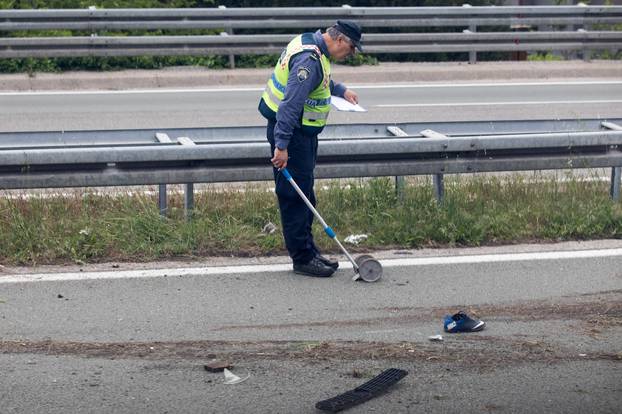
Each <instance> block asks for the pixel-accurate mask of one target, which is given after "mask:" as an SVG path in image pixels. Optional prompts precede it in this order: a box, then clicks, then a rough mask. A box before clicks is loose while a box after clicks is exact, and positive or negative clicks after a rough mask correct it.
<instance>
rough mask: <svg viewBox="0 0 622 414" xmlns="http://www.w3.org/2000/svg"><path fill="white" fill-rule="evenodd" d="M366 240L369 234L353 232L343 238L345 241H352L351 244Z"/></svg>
mask: <svg viewBox="0 0 622 414" xmlns="http://www.w3.org/2000/svg"><path fill="white" fill-rule="evenodd" d="M364 240H367V234H351V235H349V236H348V237H346V238H345V239H343V241H344V242H346V243H350V244H359V243H360V242H362V241H364Z"/></svg>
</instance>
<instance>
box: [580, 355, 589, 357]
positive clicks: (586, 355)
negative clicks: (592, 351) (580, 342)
mask: <svg viewBox="0 0 622 414" xmlns="http://www.w3.org/2000/svg"><path fill="white" fill-rule="evenodd" d="M579 356H580V357H586V356H587V354H579Z"/></svg>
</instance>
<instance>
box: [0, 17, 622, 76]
mask: <svg viewBox="0 0 622 414" xmlns="http://www.w3.org/2000/svg"><path fill="white" fill-rule="evenodd" d="M337 19H354V20H356V21H358V22H359V23H360V24H361V26H362V27H363V29H364V31H365V34H364V44H365V53H371V54H375V53H443V52H469V60H470V61H471V62H472V63H475V61H476V59H477V56H476V53H477V52H494V51H506V52H507V51H514V52H522V51H562V50H573V51H581V52H583V58H584V59H589V56H590V53H589V52H590V51H591V50H611V51H614V52H615V51H617V50H620V49H622V31H619V30H612V29H608V28H610V27H615V25H620V24H622V6H550V7H549V6H517V7H514V6H512V7H323V8H312V7H311V8H306V7H304V8H303V7H293V8H291V7H287V8H232V9H229V8H210V9H94V10H90V9H86V10H75V9H73V10H0V33H2V32H5V33H11V32H13V31H37V30H74V31H88V32H91V35H90V36H74V37H6V36H5V37H2V38H0V58H20V57H70V56H138V55H160V56H178V55H203V54H219V55H230V56H233V55H242V54H266V53H278V52H280V51H281V50H282V49H283V47H284V46H285V45H286V44H287V42H288V41H289V40H290V39H291V38H292V37H293V36H294V35H293V34H285V35H283V34H280V35H279V34H273V33H266V32H267V31H274V30H275V29H277V30H280V31H283V30H288V29H295V30H294V32H296V33H298V32H300V31H303V30H315V29H317V28H324V27H327V26H329V25H331V24H333V23H334V22H335V20H337ZM448 27H451V28H454V30H455V29H456V28H457V29H460V28H462V29H463V31H462V32H451V33H439V29H442V28H448ZM396 28H397V29H400V30H401V31H402V33H386V32H387V31H391V30H392V29H396ZM189 29H193V30H194V29H204V30H216V31H220V32H221V33H220V35H201V36H159V35H153V36H100V35H99V34H100V32H105V31H115V30H189ZM408 29H412V30H413V33H407V32H404V31H405V30H408ZM239 30H243V31H244V32H245V34H235V31H239ZM426 30H427V32H426ZM249 31H252V32H253V33H252V34H249V33H248V32H249ZM383 32H385V33H383ZM231 64H232V66H233V61H232V60H231Z"/></svg>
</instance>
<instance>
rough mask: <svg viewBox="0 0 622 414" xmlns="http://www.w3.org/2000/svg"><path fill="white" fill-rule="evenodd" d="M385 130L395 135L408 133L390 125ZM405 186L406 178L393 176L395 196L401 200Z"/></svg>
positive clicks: (404, 135)
mask: <svg viewBox="0 0 622 414" xmlns="http://www.w3.org/2000/svg"><path fill="white" fill-rule="evenodd" d="M387 131H388V132H389V133H390V134H391V135H393V136H395V137H407V136H408V134H407V133H406V131H404V130H403V129H402V128H400V127H398V126H395V125H391V126H388V127H387ZM405 187H406V180H405V179H404V177H403V176H401V175H396V176H395V193H396V194H397V198H398V199H400V200H402V199H403V198H404V188H405Z"/></svg>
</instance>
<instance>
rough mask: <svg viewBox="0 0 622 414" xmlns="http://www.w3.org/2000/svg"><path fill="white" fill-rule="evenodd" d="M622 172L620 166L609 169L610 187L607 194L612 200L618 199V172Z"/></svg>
mask: <svg viewBox="0 0 622 414" xmlns="http://www.w3.org/2000/svg"><path fill="white" fill-rule="evenodd" d="M621 173H622V167H613V168H612V169H611V189H610V190H609V194H610V195H611V199H612V200H613V201H620V180H621V178H620V174H621Z"/></svg>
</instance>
